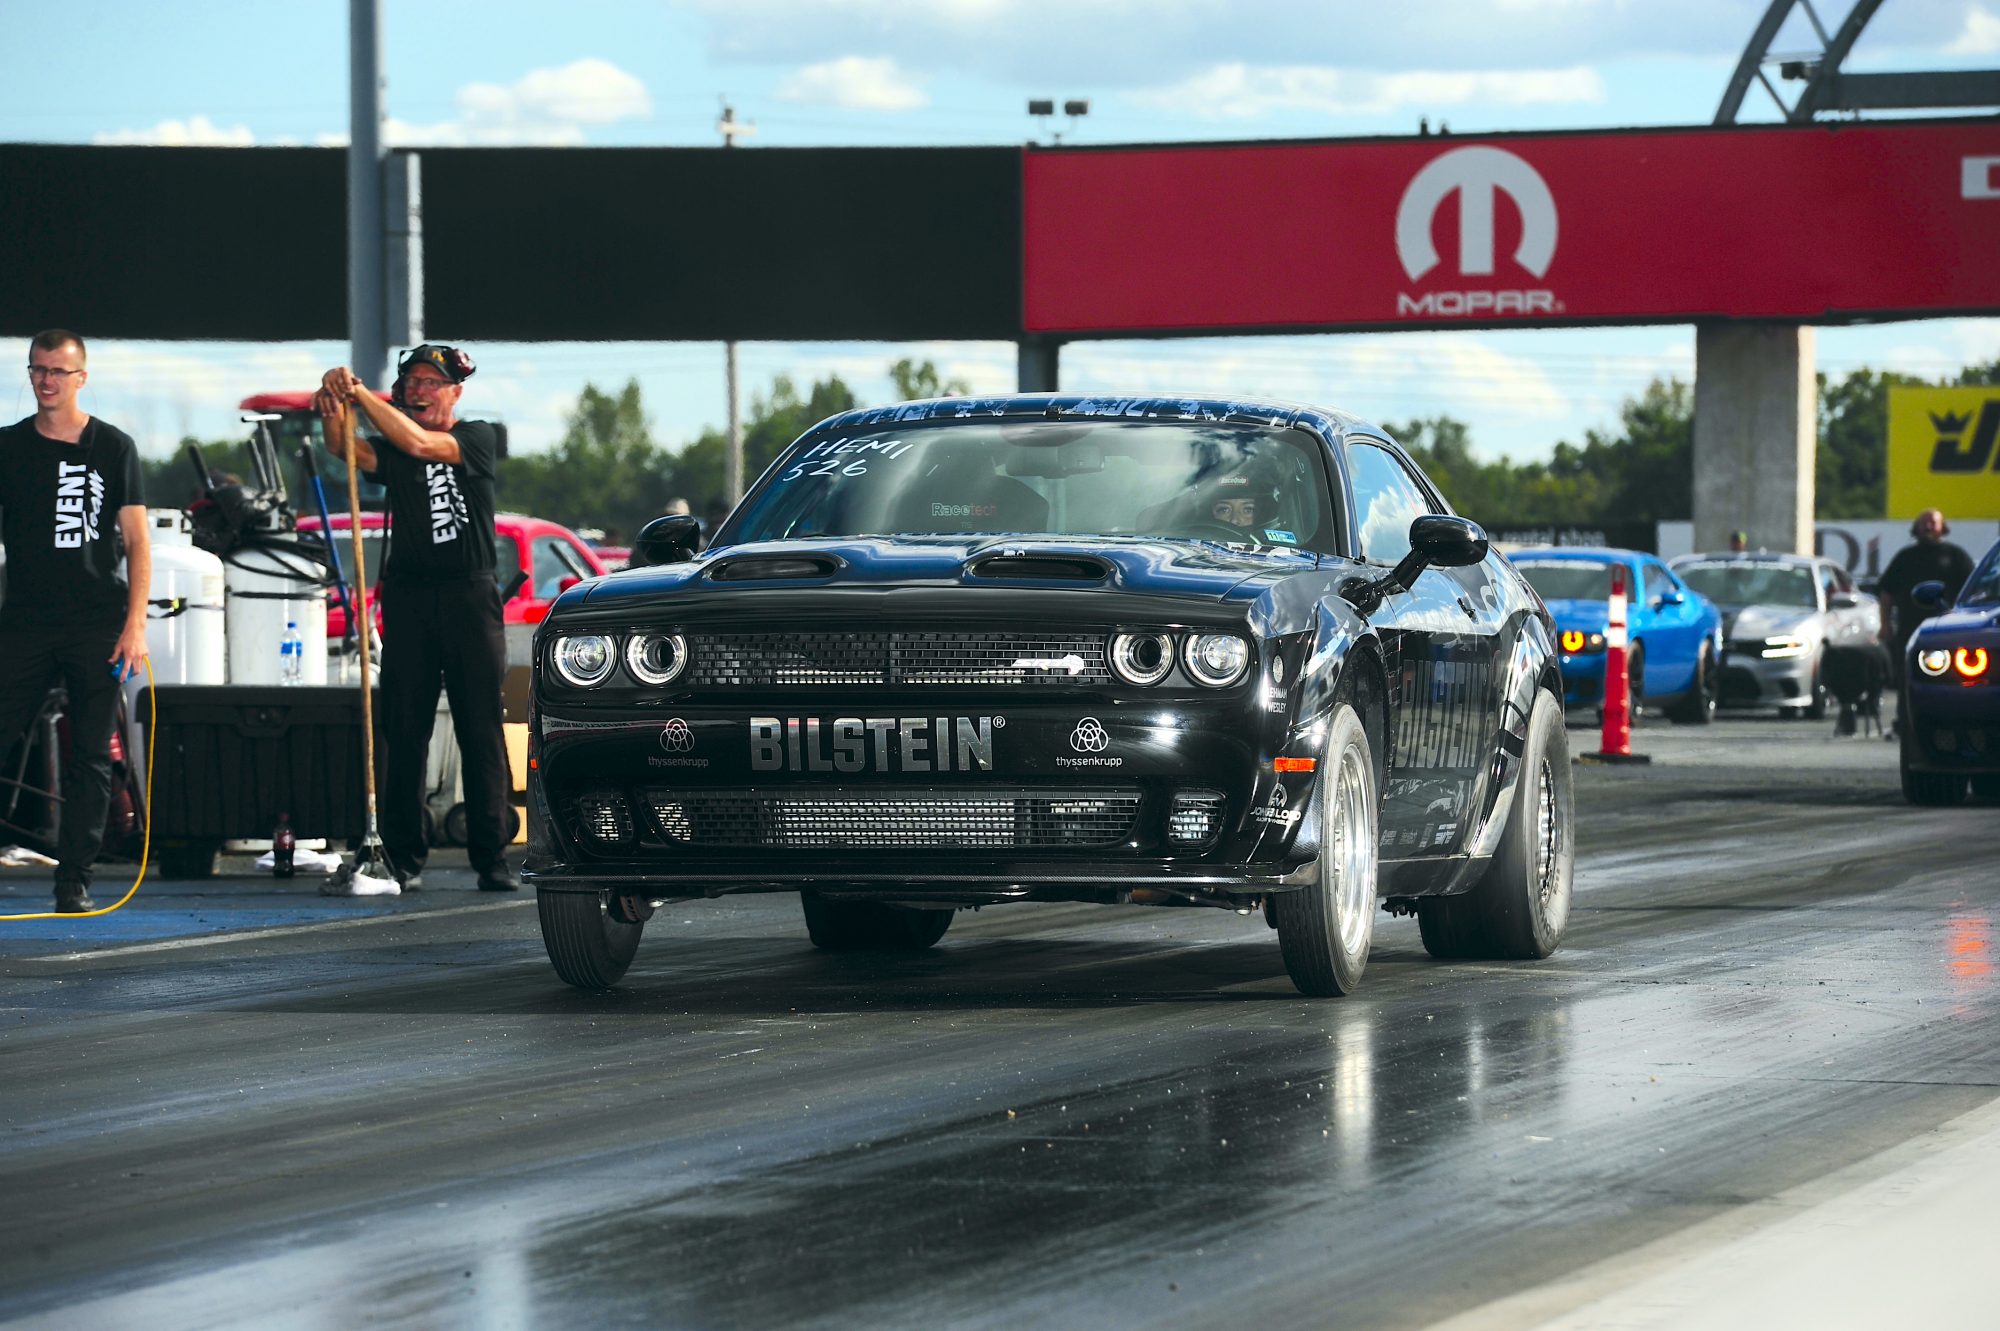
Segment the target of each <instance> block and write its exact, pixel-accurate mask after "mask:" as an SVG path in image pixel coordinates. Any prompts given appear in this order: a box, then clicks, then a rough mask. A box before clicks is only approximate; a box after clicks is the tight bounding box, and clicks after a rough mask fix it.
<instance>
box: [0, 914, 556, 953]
mask: <svg viewBox="0 0 2000 1331" xmlns="http://www.w3.org/2000/svg"><path fill="white" fill-rule="evenodd" d="M534 904H535V899H534V898H533V897H525V898H521V899H518V900H514V901H484V902H481V903H480V904H478V905H476V906H446V907H444V908H442V909H439V910H413V911H397V912H396V913H394V914H390V915H364V916H362V917H361V918H359V919H353V920H322V921H319V922H316V923H313V924H278V925H273V926H271V927H270V928H268V929H237V930H225V931H224V932H222V933H214V934H202V935H200V936H199V937H196V938H166V939H162V940H160V941H159V942H157V943H131V944H128V945H127V946H124V947H105V948H97V949H95V950H93V951H90V952H58V953H53V954H51V955H49V956H43V957H13V958H0V965H5V964H9V962H12V961H95V960H97V959H98V958H100V957H130V956H135V955H137V954H139V953H142V952H176V951H179V950H180V949H182V948H190V947H213V946H215V945H217V944H219V943H241V942H246V941H252V940H256V939H262V938H284V937H288V936H290V935H293V934H313V933H332V932H334V931H335V930H338V929H359V928H362V927H364V926H366V925H370V924H396V923H408V922H409V921H412V920H430V919H436V918H437V917H438V916H440V915H480V914H484V913H485V912H487V911H496V910H516V909H519V908H520V907H522V906H532V905H534Z"/></svg>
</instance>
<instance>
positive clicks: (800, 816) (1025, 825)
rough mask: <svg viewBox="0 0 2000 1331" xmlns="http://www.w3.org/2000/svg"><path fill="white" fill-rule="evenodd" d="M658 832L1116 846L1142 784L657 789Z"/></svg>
mask: <svg viewBox="0 0 2000 1331" xmlns="http://www.w3.org/2000/svg"><path fill="white" fill-rule="evenodd" d="M644 802H645V804H646V806H647V808H648V809H649V810H650V811H651V813H652V816H653V828H654V831H655V833H656V834H657V835H658V836H659V837H660V838H662V839H664V840H666V841H667V842H669V843H671V844H674V845H681V846H712V847H717V848H725V849H726V848H731V847H739V848H750V847H769V848H774V849H784V850H813V849H843V848H855V849H878V848H907V849H924V848H947V847H972V848H981V847H984V848H988V849H1013V850H1020V849H1034V848H1057V847H1065V846H1115V845H1118V844H1119V843H1121V842H1123V841H1126V840H1129V839H1130V837H1131V835H1132V828H1133V826H1134V824H1135V823H1136V822H1137V821H1138V817H1139V793H1138V792H1137V791H1136V790H1117V789H1104V788H1101V787H1096V788H1089V789H1065V790H1019V789H1006V790H1002V789H980V790H977V791H939V790H930V789H921V790H898V789H869V790H865V791H861V790H813V791H798V792H795V793H789V794H772V793H768V792H764V791H749V790H717V791H701V792H699V793H696V792H690V791H679V790H652V791H648V792H646V794H645V797H644Z"/></svg>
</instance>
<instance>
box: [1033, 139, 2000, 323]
mask: <svg viewBox="0 0 2000 1331" xmlns="http://www.w3.org/2000/svg"><path fill="white" fill-rule="evenodd" d="M1023 172H1024V179H1023V196H1024V197H1023V215H1024V225H1023V247H1024V257H1025V271H1024V275H1023V286H1022V292H1023V295H1022V300H1023V324H1024V326H1025V328H1026V329H1027V330H1028V331H1030V332H1042V333H1116V332H1127V331H1129V332H1135V333H1136V332H1158V331H1163V330H1175V331H1194V330H1208V329H1212V330H1216V331H1231V330H1248V329H1263V328H1269V329H1301V328H1439V327H1465V326H1493V325H1515V324H1519V325H1526V326H1534V325H1549V324H1564V323H1592V322H1606V323H1621V322H1650V321H1663V322H1679V321H1689V320H1694V319H1701V318H1710V317H1726V318H1743V319H1784V320H1799V321H1814V320H1822V319H1840V318H1847V317H1854V316H1891V315H1939V314H1953V315H1966V314H1991V313H1995V312H2000V123H1995V122H1994V121H1991V120H1986V121H1982V122H1978V123H1973V122H1962V121H1961V122H1951V123H1939V122H1927V123H1923V124H1884V123H1872V124H1865V125H1843V126H1839V127H1825V126H1805V127H1798V128H1789V127H1772V128H1766V129H1742V128H1731V129H1686V130H1666V131H1614V132H1604V133H1589V134H1551V135H1501V136H1494V137H1488V138H1475V137H1460V136H1456V135H1454V136H1449V137H1432V138H1419V139H1401V140H1395V141H1378V142H1366V143H1302V144H1245V145H1238V146H1228V147H1162V148H1129V149H1123V148H1121V149H1104V150H1092V149H1074V148H1070V149H1055V150H1047V151H1030V152H1028V153H1027V154H1026V157H1025V162H1024V166H1023Z"/></svg>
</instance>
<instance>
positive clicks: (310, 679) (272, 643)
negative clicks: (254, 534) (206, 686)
mask: <svg viewBox="0 0 2000 1331" xmlns="http://www.w3.org/2000/svg"><path fill="white" fill-rule="evenodd" d="M222 566H223V578H224V581H225V587H224V593H225V594H224V600H223V605H224V608H225V616H224V617H225V619H226V620H227V621H228V625H229V682H230V683H231V684H282V683H283V682H284V681H283V679H281V678H280V676H279V666H278V645H279V643H280V642H282V641H283V639H284V636H285V625H286V624H287V623H292V624H297V625H298V626H299V636H300V637H301V638H302V639H304V640H305V649H306V651H305V670H304V678H303V679H302V680H301V681H300V682H301V683H304V684H324V683H326V587H325V585H324V584H323V583H322V582H321V581H320V579H322V578H323V577H325V576H326V571H325V569H324V568H323V567H322V566H321V564H320V562H319V561H318V560H316V559H311V558H308V557H307V556H305V555H304V554H301V553H299V552H297V551H295V550H292V549H288V548H284V547H279V546H268V545H248V546H241V547H239V548H237V549H234V550H231V551H230V552H229V554H228V556H227V557H226V558H225V559H224V560H223V561H222Z"/></svg>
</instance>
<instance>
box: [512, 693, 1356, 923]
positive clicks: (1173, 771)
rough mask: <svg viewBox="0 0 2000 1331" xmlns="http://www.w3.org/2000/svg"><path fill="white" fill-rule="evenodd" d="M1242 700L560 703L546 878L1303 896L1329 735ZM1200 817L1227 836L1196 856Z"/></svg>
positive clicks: (541, 777)
mask: <svg viewBox="0 0 2000 1331" xmlns="http://www.w3.org/2000/svg"><path fill="white" fill-rule="evenodd" d="M1225 693H1226V694H1227V695H1228V696H1222V697H1214V698H1194V697H1179V698H1157V699H1156V698H1147V699H1144V700H1143V701H1134V700H1128V699H1119V698H1113V697H1105V696H1102V695H1098V696H1092V697H1088V698H1086V697H1080V696H1073V697H1064V698H1061V699H1050V698H1046V697H1044V698H1036V697H1033V696H1032V695H1030V696H1021V695H1020V694H1018V693H1017V694H1016V695H1015V696H1013V697H1008V696H1006V695H1004V694H1003V695H1000V696H998V697H995V696H993V695H981V696H980V698H979V699H978V701H976V702H968V701H967V699H966V698H965V697H964V696H963V695H960V696H959V697H957V698H954V699H952V700H950V701H941V700H940V699H938V698H935V697H930V698H925V699H923V700H922V703H921V704H915V703H912V702H910V701H909V700H902V699H899V700H895V701H894V702H884V701H883V700H881V699H870V700H866V701H864V700H861V699H849V698H842V699H839V700H838V702H839V704H840V705H839V707H838V708H830V707H816V706H813V705H810V703H809V704H808V705H806V706H801V703H802V702H805V701H806V700H800V699H786V700H784V705H783V707H782V708H775V707H774V708H773V709H771V710H769V711H767V710H766V709H765V708H764V707H762V706H759V705H751V706H742V705H732V706H728V707H714V706H700V707H697V706H693V705H689V704H688V703H687V701H686V700H684V701H683V703H682V704H681V705H679V706H678V708H677V710H676V711H675V712H674V714H673V715H671V716H665V715H661V714H660V710H659V709H653V710H650V711H642V712H636V713H635V712H634V711H633V710H632V709H619V711H618V712H616V713H613V712H612V711H610V709H605V710H602V711H600V710H597V709H589V708H576V707H570V708H568V709H567V710H566V711H565V712H564V713H562V714H558V713H556V712H555V711H554V710H553V706H551V708H548V709H541V710H538V713H537V716H536V719H535V724H534V726H533V727H532V736H531V746H532V747H531V755H530V756H531V766H530V773H529V780H528V815H529V840H528V854H527V860H526V864H525V865H524V878H525V879H526V880H528V881H530V882H532V883H533V884H534V886H536V887H537V888H542V889H548V890H555V891H599V890H604V889H606V888H610V889H613V890H621V891H630V892H632V893H633V894H635V895H646V896H652V897H656V898H659V899H670V898H675V897H696V896H711V895H720V894H724V893H732V892H756V891H790V890H798V889H800V888H812V889H814V890H825V891H838V892H843V893H851V894H859V895H863V896H869V895H872V896H876V897H882V898H889V899H895V900H905V901H909V900H925V901H936V902H940V903H946V902H950V903H959V904H978V903H981V902H991V901H1009V900H1119V899H1124V898H1126V897H1128V896H1131V895H1133V894H1137V893H1141V892H1157V893H1163V894H1165V895H1166V896H1167V897H1176V896H1179V897H1187V898H1195V899H1204V898H1214V897H1217V896H1222V895H1236V894H1241V893H1252V894H1255V893H1262V892H1266V891H1274V890H1284V889H1286V888H1290V887H1297V886H1302V885H1304V884H1305V883H1307V882H1310V881H1312V879H1311V877H1310V875H1311V874H1312V873H1313V872H1315V871H1316V870H1315V866H1316V854H1317V836H1318V833H1317V827H1316V819H1314V818H1313V816H1312V814H1311V809H1312V807H1313V800H1312V792H1313V789H1314V781H1315V777H1314V773H1312V772H1310V771H1288V772H1283V773H1280V772H1277V771H1275V770H1274V762H1273V760H1274V759H1275V758H1276V757H1278V756H1281V755H1282V756H1288V757H1309V756H1312V754H1313V752H1314V747H1313V746H1314V745H1315V743H1316V742H1317V741H1316V736H1317V731H1316V730H1315V729H1314V728H1313V727H1312V726H1310V725H1307V726H1302V727H1299V728H1298V729H1297V731H1296V733H1295V732H1294V730H1293V728H1292V727H1291V726H1290V725H1288V723H1287V716H1286V714H1285V712H1284V711H1283V710H1282V709H1272V708H1270V707H1269V706H1268V703H1267V700H1266V699H1265V698H1264V696H1263V694H1262V693H1261V691H1260V690H1259V689H1258V688H1257V687H1255V686H1251V687H1246V688H1242V689H1239V690H1235V691H1225ZM820 701H823V699H821V698H814V699H812V700H811V703H818V702H820ZM911 713H921V714H918V715H911ZM941 737H942V739H941ZM913 762H914V764H915V765H914V766H913V765H912V763H913ZM1194 806H1199V808H1200V809H1201V810H1203V813H1202V819H1203V820H1206V821H1205V822H1204V821H1201V820H1197V822H1198V824H1199V825H1200V826H1201V827H1204V828H1206V829H1208V830H1207V831H1206V833H1205V834H1204V835H1202V836H1200V837H1199V838H1198V839H1195V840H1189V839H1188V838H1187V837H1186V836H1185V830H1186V823H1185V822H1182V821H1179V820H1181V819H1184V818H1185V817H1186V816H1187V814H1188V810H1189V809H1190V808H1191V807H1194ZM1302 874H1303V875H1306V876H1305V877H1301V875H1302Z"/></svg>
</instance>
